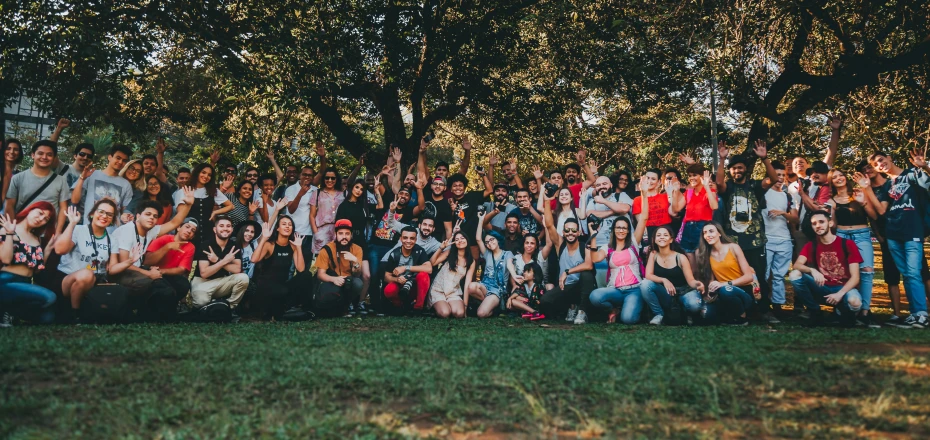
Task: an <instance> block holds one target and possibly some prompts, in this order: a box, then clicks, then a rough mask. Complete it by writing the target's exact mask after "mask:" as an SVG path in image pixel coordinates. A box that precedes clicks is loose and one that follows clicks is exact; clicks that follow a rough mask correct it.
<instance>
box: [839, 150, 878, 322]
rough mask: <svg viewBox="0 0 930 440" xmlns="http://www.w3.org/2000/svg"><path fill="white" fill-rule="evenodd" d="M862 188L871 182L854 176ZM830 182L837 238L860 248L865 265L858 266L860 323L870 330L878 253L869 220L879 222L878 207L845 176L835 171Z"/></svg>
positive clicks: (859, 175)
mask: <svg viewBox="0 0 930 440" xmlns="http://www.w3.org/2000/svg"><path fill="white" fill-rule="evenodd" d="M853 178H854V179H856V182H858V183H859V186H863V184H864V185H865V186H864V187H870V185H871V181H870V180H869V178H868V177H865V175H863V174H861V173H856V174H854V175H853ZM827 182H830V189H831V190H832V192H833V197H830V200H828V201H827V204H828V205H830V207H831V211H832V212H833V220H834V221H835V223H836V235H837V236H839V237H842V238H845V239H847V240H852V241H853V243H856V247H857V248H859V254H860V255H862V263H861V264H860V265H859V294H861V295H862V308H861V309H860V310H859V321H860V322H861V323H862V324H864V325H866V326H868V327H872V326H876V327H877V324H873V323H872V316H871V314H870V312H869V309H870V307H871V304H872V282H873V279H874V278H875V249H874V248H873V247H872V230H871V229H869V219H871V220H876V219H878V209H879V207H876V206H874V205H873V204H872V203H871V202H870V201H869V198H868V197H866V195H865V193H863V192H862V189H856V190H852V191H850V185H849V180H847V178H846V174H844V173H843V172H842V171H840V170H838V169H836V168H834V169H832V170H830V171H829V172H828V173H827Z"/></svg>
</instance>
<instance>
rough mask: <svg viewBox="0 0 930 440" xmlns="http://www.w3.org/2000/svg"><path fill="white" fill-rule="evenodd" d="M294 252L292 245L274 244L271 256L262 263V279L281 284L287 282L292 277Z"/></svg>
mask: <svg viewBox="0 0 930 440" xmlns="http://www.w3.org/2000/svg"><path fill="white" fill-rule="evenodd" d="M293 257H294V250H293V249H291V245H290V244H287V245H285V246H281V245H279V244H277V243H275V244H274V249H273V250H272V251H271V255H269V256H268V258H267V259H266V260H265V261H263V262H262V265H263V268H262V277H263V278H268V279H273V280H277V281H280V282H282V283H283V282H285V281H287V279H288V278H290V275H291V263H293V261H294V258H293Z"/></svg>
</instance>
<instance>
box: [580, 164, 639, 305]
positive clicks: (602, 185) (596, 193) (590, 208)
mask: <svg viewBox="0 0 930 440" xmlns="http://www.w3.org/2000/svg"><path fill="white" fill-rule="evenodd" d="M583 194H584V197H583V198H582V200H584V201H585V209H584V215H585V216H586V217H587V216H592V215H593V216H595V217H597V218H599V219H600V221H601V223H600V226H599V227H598V228H597V246H598V247H599V248H606V247H607V246H609V245H610V237H611V234H613V230H614V222H616V221H617V218H618V217H620V216H624V217H626V218H628V219H630V209H632V207H633V199H631V198H630V196H629V195H627V193H617V192H614V190H613V183H612V182H611V181H610V177H607V176H598V178H597V179H595V180H594V186H593V187H592V188H589V189H588V190H587V191H584V192H583ZM584 221H585V222H586V223H587V218H585V220H584ZM630 221H631V223H632V219H630ZM590 228H591V227H590V226H588V229H589V230H590ZM608 269H609V268H608V264H607V260H606V259H605V260H604V261H601V262H600V263H596V264H594V270H595V271H596V272H597V276H596V278H595V279H596V281H597V287H598V288H601V287H605V286H606V285H607V271H608Z"/></svg>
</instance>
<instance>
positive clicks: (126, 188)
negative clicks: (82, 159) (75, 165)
mask: <svg viewBox="0 0 930 440" xmlns="http://www.w3.org/2000/svg"><path fill="white" fill-rule="evenodd" d="M131 156H132V150H131V149H130V148H129V147H127V146H125V145H114V146H112V147H110V153H109V154H108V155H107V167H106V168H105V169H103V170H94V167H93V166H90V165H88V166H87V167H85V168H84V171H83V172H82V173H81V177H80V178H78V180H77V182H74V187H73V188H71V203H72V204H75V205H77V204H80V205H81V206H83V207H84V209H83V212H84V223H89V222H90V218H89V214H90V211H91V208H93V206H94V204H95V203H97V201H98V200H101V199H104V198H109V199H112V200H113V201H114V202H116V206H119V208H120V212H122V211H123V210H125V209H126V207H127V206H129V202H130V201H131V200H132V185H130V184H129V181H128V180H126V179H124V178H122V177H120V175H119V172H120V170H122V169H123V166H125V165H126V162H128V161H129V158H130V157H131ZM117 214H119V213H117ZM117 218H118V219H120V220H121V221H122V220H127V217H123V216H121V215H117ZM116 223H117V222H116V219H114V224H116Z"/></svg>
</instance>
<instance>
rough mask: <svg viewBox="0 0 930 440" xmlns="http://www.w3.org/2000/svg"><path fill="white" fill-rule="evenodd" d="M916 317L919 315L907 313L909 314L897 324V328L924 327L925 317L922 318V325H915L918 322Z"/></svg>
mask: <svg viewBox="0 0 930 440" xmlns="http://www.w3.org/2000/svg"><path fill="white" fill-rule="evenodd" d="M918 319H919V317H917V316H914V315H909V316H908V317H907V319H905V320H904V322H902V323H900V324H898V325H897V327H898V328H924V327H926V324H927V318H924V326H923V327H917V324H918V322H917V321H918Z"/></svg>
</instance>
